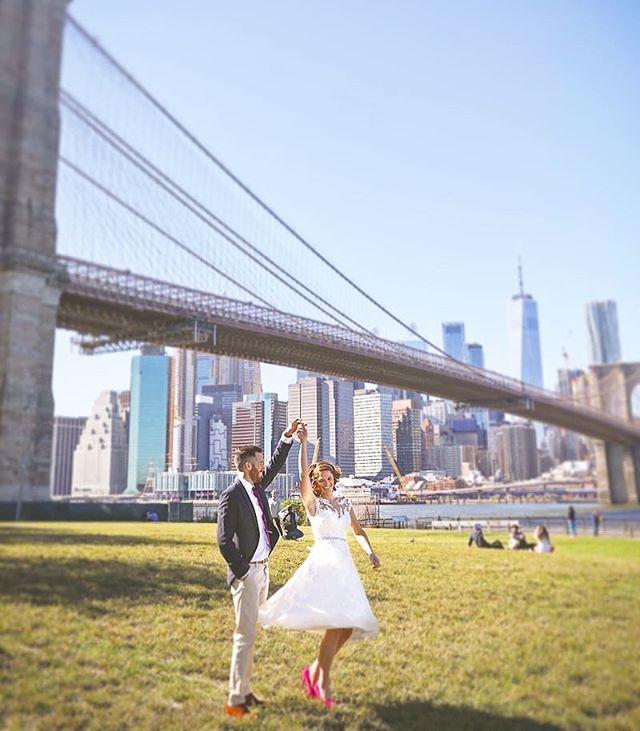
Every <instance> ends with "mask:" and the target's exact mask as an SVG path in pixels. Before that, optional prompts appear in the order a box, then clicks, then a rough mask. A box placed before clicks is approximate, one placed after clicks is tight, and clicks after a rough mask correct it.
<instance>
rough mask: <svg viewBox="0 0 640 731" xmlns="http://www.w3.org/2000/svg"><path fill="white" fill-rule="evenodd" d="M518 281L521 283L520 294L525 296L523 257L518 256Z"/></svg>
mask: <svg viewBox="0 0 640 731" xmlns="http://www.w3.org/2000/svg"><path fill="white" fill-rule="evenodd" d="M518 282H519V284H520V296H521V297H523V296H524V284H523V282H522V257H521V256H519V257H518Z"/></svg>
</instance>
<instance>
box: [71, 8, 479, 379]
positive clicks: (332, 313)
mask: <svg viewBox="0 0 640 731" xmlns="http://www.w3.org/2000/svg"><path fill="white" fill-rule="evenodd" d="M67 20H68V23H69V24H70V26H71V27H72V28H73V29H74V30H75V31H77V33H79V34H80V36H81V37H82V38H83V39H84V40H85V41H86V42H87V43H88V44H89V45H90V47H91V48H93V49H94V50H95V51H97V52H98V54H99V55H100V56H101V57H102V58H103V59H105V60H106V61H107V62H108V64H109V65H110V66H111V67H113V68H114V69H115V70H116V72H117V73H118V74H119V75H120V76H122V77H123V78H124V79H125V80H126V82H128V83H129V84H130V85H131V86H132V87H133V88H134V89H135V90H136V91H137V92H138V93H139V94H140V95H142V97H143V98H144V99H145V100H146V101H147V102H148V103H149V104H150V105H151V106H152V107H153V108H154V109H155V110H156V111H157V112H159V113H160V115H162V117H163V118H164V119H166V120H167V121H168V122H169V123H170V125H171V126H173V127H174V128H175V129H176V130H177V131H178V132H179V133H180V134H181V135H182V136H183V137H184V138H185V139H186V140H188V142H189V143H191V144H192V145H193V146H194V147H195V148H196V149H197V150H198V151H199V152H200V153H201V154H202V155H204V157H205V158H206V159H207V160H208V161H209V162H210V163H211V164H213V165H214V166H215V167H216V168H218V170H220V171H221V172H222V173H223V175H224V176H226V178H227V179H228V180H230V181H232V183H233V184H234V185H235V186H237V188H238V189H240V190H241V191H242V192H243V193H244V194H245V195H246V196H248V198H249V199H250V200H251V201H252V202H253V203H255V204H256V205H257V206H258V207H259V208H260V209H261V210H262V211H264V212H265V213H266V214H267V215H268V217H270V218H271V219H272V220H273V221H275V222H276V223H277V224H278V225H279V226H280V227H281V228H282V229H283V230H284V231H286V232H287V233H288V234H289V235H290V236H291V237H293V238H294V239H295V240H296V241H297V242H298V243H299V244H300V245H301V246H302V247H304V249H305V250H307V251H308V252H310V253H311V254H312V256H313V257H315V258H316V259H317V260H318V261H320V262H321V263H322V264H323V265H324V266H325V267H327V268H328V269H329V270H330V271H331V272H332V273H333V274H335V275H336V276H337V277H338V278H339V279H340V280H341V281H343V282H344V283H346V284H347V285H348V286H349V287H350V288H351V289H352V290H353V291H355V292H356V293H357V294H358V295H360V296H361V297H362V298H363V299H364V300H365V301H367V302H368V303H369V304H371V305H373V306H374V308H376V309H377V310H378V311H379V312H382V313H383V314H384V315H385V316H386V317H388V318H389V319H390V320H391V321H392V322H394V323H395V324H396V325H399V326H400V327H401V328H403V329H404V330H405V331H407V332H409V333H410V334H411V335H412V336H414V337H415V338H417V339H418V341H419V342H421V343H423V344H425V345H427V346H428V347H429V348H431V349H433V350H435V351H437V352H438V353H440V354H442V355H443V356H445V357H447V358H448V359H450V360H451V361H453V362H455V363H457V364H459V365H460V366H464V367H466V368H468V369H469V370H470V371H473V370H475V368H474V366H471V365H469V364H467V363H464V362H462V361H458V360H457V359H456V358H454V357H453V356H451V355H449V354H448V353H446V352H445V351H444V350H443V349H441V348H440V347H438V346H437V345H436V344H435V343H433V342H432V341H430V340H428V339H427V338H425V337H424V336H423V335H421V334H420V333H419V332H418V330H417V329H416V328H415V327H412V326H411V325H408V324H407V323H405V322H404V321H403V320H402V319H401V318H399V317H398V316H396V315H395V314H394V313H393V312H391V311H390V310H389V309H388V308H387V307H385V306H384V305H383V304H381V303H380V302H379V301H378V300H377V299H376V298H375V297H373V296H372V295H370V294H369V293H368V292H367V291H366V290H365V289H364V288H362V287H361V286H360V285H359V284H357V283H356V282H355V281H354V280H353V279H352V278H351V277H349V276H348V275H347V274H345V273H344V272H343V271H342V270H341V269H340V268H339V267H337V266H336V265H335V264H334V263H333V262H332V261H330V260H329V259H328V258H327V257H326V256H325V255H323V254H322V253H321V252H320V251H319V250H318V248H317V247H315V246H314V245H313V244H311V243H310V242H309V241H308V240H307V239H306V238H305V237H303V236H302V235H301V234H300V233H299V232H298V231H297V230H296V229H295V228H294V227H293V226H291V225H290V224H289V223H287V222H286V221H285V220H284V218H282V217H281V216H280V215H279V214H278V213H277V212H276V211H275V210H274V209H273V207H271V206H269V205H268V204H267V203H266V202H265V201H264V200H263V199H262V198H261V197H260V196H259V195H258V194H257V193H255V192H254V190H253V189H252V188H250V187H249V186H248V185H247V184H246V183H244V182H243V181H242V180H241V179H240V178H239V177H238V176H237V175H236V174H235V173H233V172H232V171H231V169H230V168H229V167H228V166H227V165H225V164H224V163H223V162H222V161H221V160H220V159H219V158H218V157H217V156H216V155H215V154H214V153H213V152H212V151H211V150H210V149H209V148H208V147H207V146H206V145H205V144H204V143H203V142H202V141H201V140H200V139H199V138H198V137H196V135H195V134H193V133H192V132H191V131H189V130H188V129H187V128H186V127H185V126H184V125H183V124H182V123H181V122H180V121H179V120H178V119H177V118H176V117H175V116H174V115H173V114H172V113H171V112H170V111H169V110H168V109H167V107H166V106H165V105H164V104H162V103H161V102H160V101H159V100H158V99H157V98H156V97H155V96H153V95H152V94H151V92H150V91H149V90H148V89H147V88H146V87H145V86H144V85H143V84H142V83H141V82H139V81H138V79H137V78H136V77H134V76H133V74H131V73H130V72H129V71H128V70H127V69H126V68H124V66H122V64H120V63H119V62H118V61H117V60H116V59H115V58H114V57H113V56H112V55H111V54H110V53H109V52H108V51H107V50H106V49H105V48H104V47H103V46H102V45H101V44H100V43H99V42H98V41H97V40H96V39H95V38H93V37H92V36H91V35H90V34H89V33H88V32H87V31H86V30H85V29H84V28H83V26H82V25H81V24H80V23H78V21H77V20H75V18H73V16H72V15H70V14H67ZM62 103H63V104H64V105H65V106H66V107H67V108H68V109H69V111H71V112H73V113H74V114H76V115H77V116H78V117H79V118H80V119H82V120H83V121H84V122H85V124H87V125H89V126H90V127H91V128H92V129H93V131H94V132H95V133H96V134H99V135H101V136H102V138H103V140H104V141H106V142H107V143H108V144H110V145H112V146H113V147H114V148H115V149H117V150H118V152H119V153H120V154H121V155H124V156H125V157H126V158H127V159H128V160H129V162H130V163H132V164H134V165H136V167H137V168H138V169H139V170H141V171H142V172H143V173H144V174H145V175H147V176H148V177H150V178H152V179H153V180H154V181H155V183H156V184H157V185H159V186H161V187H163V189H164V190H165V191H166V192H167V193H169V194H170V195H172V196H173V197H174V198H175V199H177V200H179V201H180V202H181V204H182V205H183V206H186V207H187V208H188V209H189V210H191V213H192V214H193V215H196V216H198V217H199V218H200V219H201V220H203V222H205V223H206V224H207V225H208V226H209V227H211V228H213V229H214V230H215V231H216V232H217V234H218V235H220V236H223V237H224V238H226V240H227V241H228V242H229V243H230V244H232V245H233V246H234V247H235V248H236V249H237V250H239V251H241V252H242V253H243V254H244V255H245V256H248V257H250V258H252V260H253V262H254V263H255V264H256V265H258V266H259V267H261V268H262V269H263V270H264V271H266V272H267V273H268V274H269V275H270V276H271V277H273V278H274V279H276V280H277V281H279V282H280V284H282V285H283V286H285V287H286V288H288V289H289V290H290V291H292V292H294V294H296V295H297V296H298V297H300V298H302V299H304V300H305V301H306V302H307V303H308V304H311V305H312V306H314V307H315V308H316V309H318V310H319V311H321V312H323V313H324V314H325V315H327V316H329V317H331V318H332V319H333V320H334V321H335V322H338V323H340V324H342V325H345V323H349V324H350V325H351V326H354V327H357V328H358V329H360V330H362V331H364V332H367V333H372V331H371V330H370V329H369V328H367V327H365V326H364V325H362V324H361V323H360V322H358V320H356V319H355V318H354V317H352V316H351V315H349V314H347V313H346V312H344V310H343V309H342V308H340V307H337V306H336V305H333V304H332V303H330V302H329V301H328V300H327V299H326V298H324V297H322V296H321V295H320V294H319V292H318V290H317V289H314V298H310V297H307V296H306V295H304V294H303V290H304V289H305V288H309V287H308V285H305V284H304V282H302V281H301V280H300V279H299V278H298V277H295V276H294V275H292V274H291V272H289V271H287V269H286V267H284V266H283V265H282V264H280V263H278V262H276V261H274V260H273V259H272V258H271V257H269V256H267V255H266V254H265V252H264V251H263V250H261V249H259V248H258V247H256V246H255V245H253V244H251V243H250V241H249V240H248V237H246V236H243V235H242V234H241V233H239V232H238V231H237V230H236V229H234V228H233V227H232V226H230V225H229V224H227V223H226V222H224V221H223V220H222V219H221V218H220V217H219V216H217V215H216V214H214V213H213V212H212V211H211V209H210V207H208V206H205V205H203V204H202V203H201V202H200V201H199V200H197V199H196V198H195V197H194V196H192V195H191V194H189V193H188V192H187V191H186V190H185V189H184V187H182V186H180V185H179V184H178V183H177V182H176V181H175V180H174V179H172V178H171V177H170V176H168V175H166V174H165V173H164V172H162V171H161V170H160V168H159V167H158V166H156V165H154V164H153V163H152V162H151V161H150V160H149V159H148V158H147V157H145V156H143V155H142V154H141V153H140V152H139V151H137V150H136V149H135V148H134V147H132V146H131V145H130V144H128V143H127V142H126V141H125V140H124V139H123V138H122V136H120V135H118V133H117V132H115V130H113V129H112V128H111V127H109V126H108V125H106V124H105V123H104V122H103V121H102V120H101V119H99V118H98V117H97V116H96V115H95V114H93V113H92V112H91V111H90V110H89V109H87V107H86V106H84V105H83V104H82V103H81V102H79V100H78V99H77V98H76V97H74V96H73V95H72V94H71V93H69V92H65V93H64V94H63V97H62ZM89 177H91V176H89ZM103 187H104V186H103ZM116 197H117V196H116ZM194 209H195V210H194ZM160 228H161V227H160ZM220 228H222V229H223V230H220ZM225 232H226V233H225ZM247 248H248V249H250V250H251V251H252V252H253V253H254V254H255V255H256V256H255V257H252V255H251V254H250V253H249V252H248V251H247ZM260 258H262V259H263V260H264V261H260ZM273 268H276V269H280V271H281V272H282V273H284V274H285V275H286V276H282V275H281V274H279V273H278V272H277V271H274V269H273ZM215 271H217V273H218V274H220V275H221V276H223V277H225V278H227V280H229V279H231V281H233V282H234V284H236V285H237V284H238V282H237V278H233V277H231V278H229V277H227V276H226V273H225V272H223V271H222V270H221V269H220V268H217V269H215ZM287 278H289V279H291V282H293V283H294V284H295V285H296V286H293V285H292V284H291V283H289V282H287ZM243 291H246V288H245V289H243ZM252 295H253V296H254V297H256V298H258V295H257V294H256V293H255V291H252ZM259 299H260V301H261V302H263V303H265V299H264V298H259ZM314 300H318V301H317V302H315V301H314ZM327 308H328V309H327Z"/></svg>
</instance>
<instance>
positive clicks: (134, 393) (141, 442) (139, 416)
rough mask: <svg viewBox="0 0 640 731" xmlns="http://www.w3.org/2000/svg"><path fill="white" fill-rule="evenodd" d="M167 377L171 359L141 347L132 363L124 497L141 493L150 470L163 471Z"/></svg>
mask: <svg viewBox="0 0 640 731" xmlns="http://www.w3.org/2000/svg"><path fill="white" fill-rule="evenodd" d="M169 373H170V358H169V356H167V355H165V353H164V348H162V347H152V346H144V347H143V348H142V352H141V354H140V355H136V356H134V358H132V360H131V407H130V411H129V467H128V472H127V490H126V492H127V493H131V494H135V493H137V492H140V491H142V489H143V488H144V484H145V481H146V479H147V476H148V474H149V470H150V469H151V470H154V471H156V472H163V471H164V469H165V464H166V459H167V423H168V418H169V411H168V406H169Z"/></svg>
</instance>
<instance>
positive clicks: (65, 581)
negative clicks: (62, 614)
mask: <svg viewBox="0 0 640 731" xmlns="http://www.w3.org/2000/svg"><path fill="white" fill-rule="evenodd" d="M0 576H2V582H1V583H0V598H2V599H3V600H5V601H6V600H7V599H9V600H15V601H20V602H28V603H30V604H34V605H42V606H45V605H55V604H63V605H71V606H73V607H74V608H76V609H77V610H78V611H81V612H86V613H88V614H91V615H92V616H95V615H96V614H100V613H104V612H107V611H108V610H107V609H106V608H102V607H101V606H100V603H101V602H106V601H110V600H114V599H115V600H118V599H127V600H130V601H132V602H135V603H136V604H138V605H141V604H150V603H153V604H160V603H174V604H175V603H176V602H180V601H186V602H189V603H191V604H193V605H194V606H198V607H203V608H206V607H208V606H210V605H212V604H213V603H216V602H219V601H220V600H221V599H222V598H228V594H229V592H228V589H227V586H226V583H225V580H224V577H223V576H222V574H221V572H220V571H219V570H216V569H215V568H214V567H213V566H212V567H211V568H207V567H202V566H189V565H187V564H175V563H174V564H171V565H167V564H162V563H160V562H155V563H154V562H136V563H125V562H124V561H112V560H109V561H106V560H102V561H101V560H90V559H57V560H48V559H47V558H46V557H42V556H39V557H36V558H16V557H11V558H2V559H0Z"/></svg>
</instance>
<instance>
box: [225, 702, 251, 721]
mask: <svg viewBox="0 0 640 731" xmlns="http://www.w3.org/2000/svg"><path fill="white" fill-rule="evenodd" d="M224 712H225V713H226V714H227V716H234V717H235V718H242V717H243V716H246V715H248V714H249V713H250V711H249V708H248V706H247V704H246V703H239V704H238V705H237V706H232V705H229V704H227V705H226V706H225V707H224Z"/></svg>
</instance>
